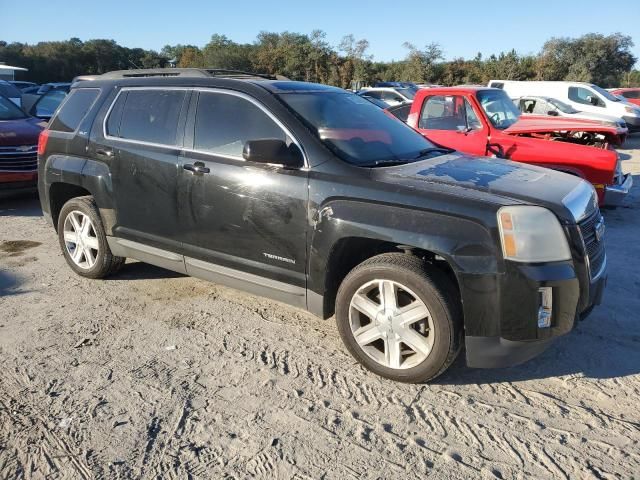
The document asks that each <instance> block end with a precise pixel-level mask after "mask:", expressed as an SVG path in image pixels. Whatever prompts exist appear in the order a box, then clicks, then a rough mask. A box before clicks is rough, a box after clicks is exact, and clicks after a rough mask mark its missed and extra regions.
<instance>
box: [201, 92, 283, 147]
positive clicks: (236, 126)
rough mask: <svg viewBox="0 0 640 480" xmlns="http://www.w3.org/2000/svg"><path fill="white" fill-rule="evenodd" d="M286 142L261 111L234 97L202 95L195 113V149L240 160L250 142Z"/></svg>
mask: <svg viewBox="0 0 640 480" xmlns="http://www.w3.org/2000/svg"><path fill="white" fill-rule="evenodd" d="M268 138H269V139H278V140H283V141H285V142H286V141H287V136H286V135H285V133H284V131H283V130H282V128H280V127H279V126H278V125H277V124H276V123H275V122H274V121H273V120H272V119H271V117H269V116H268V115H267V114H266V113H265V112H264V111H262V109H260V108H258V107H257V106H256V105H254V104H253V103H251V102H250V101H249V100H246V99H244V98H241V97H239V96H237V95H229V94H224V93H214V92H211V93H206V92H201V93H200V98H199V99H198V108H197V110H196V122H195V132H194V148H195V149H196V150H203V151H207V152H211V153H215V154H218V155H225V156H232V157H239V158H242V149H243V148H244V144H245V143H246V142H247V141H249V140H260V139H268Z"/></svg>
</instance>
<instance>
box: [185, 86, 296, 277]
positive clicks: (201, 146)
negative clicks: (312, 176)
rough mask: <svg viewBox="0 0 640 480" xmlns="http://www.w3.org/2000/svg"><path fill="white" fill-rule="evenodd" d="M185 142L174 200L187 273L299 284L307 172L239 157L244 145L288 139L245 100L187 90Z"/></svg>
mask: <svg viewBox="0 0 640 480" xmlns="http://www.w3.org/2000/svg"><path fill="white" fill-rule="evenodd" d="M185 138H186V142H188V143H189V144H190V147H191V148H189V149H188V150H186V151H185V153H184V156H183V158H182V159H181V165H182V172H181V175H180V181H179V189H178V190H179V192H178V194H179V196H178V203H179V206H180V219H181V224H182V229H181V230H182V241H183V243H184V255H185V263H186V264H187V271H189V270H190V269H191V270H193V271H192V272H191V273H192V274H194V275H197V276H203V272H202V271H200V272H196V271H195V270H196V269H205V270H206V269H207V268H211V269H212V271H216V272H218V273H219V269H216V268H215V265H218V266H223V267H225V268H229V269H233V270H237V271H238V272H245V273H249V274H253V275H257V276H260V277H265V278H267V279H271V280H273V281H274V282H283V283H285V284H289V285H295V286H297V287H301V288H304V287H306V268H305V265H306V234H307V224H308V219H307V203H308V187H307V185H308V178H307V171H306V170H305V169H304V168H299V169H285V168H283V167H282V166H278V165H271V164H258V163H249V162H246V161H245V160H244V159H243V157H242V152H243V147H244V145H245V143H246V142H247V141H250V140H259V139H281V140H284V141H286V142H287V143H291V142H293V141H294V140H293V138H292V137H291V135H290V134H289V133H288V132H287V131H286V130H285V129H284V128H283V127H282V126H281V124H279V122H278V121H277V120H275V118H274V117H273V116H272V115H271V114H270V113H268V111H267V109H266V108H265V107H264V106H262V105H261V104H260V103H258V102H257V101H256V100H254V99H253V98H251V97H249V96H247V95H244V94H241V93H238V92H234V91H229V90H221V89H216V90H206V91H200V92H194V97H193V98H192V100H191V108H190V114H189V121H188V122H187V132H186V134H185ZM208 264H213V265H208ZM223 273H224V274H225V275H229V276H233V275H238V276H239V277H242V275H240V274H239V273H237V272H233V271H231V270H224V271H223ZM244 278H245V279H246V280H247V281H250V282H255V281H256V279H255V278H252V277H248V279H247V277H246V276H244Z"/></svg>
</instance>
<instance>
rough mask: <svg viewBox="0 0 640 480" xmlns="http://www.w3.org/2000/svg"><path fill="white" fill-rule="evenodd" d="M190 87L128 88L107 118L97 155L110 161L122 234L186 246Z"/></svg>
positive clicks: (172, 246) (164, 246)
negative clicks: (183, 183)
mask: <svg viewBox="0 0 640 480" xmlns="http://www.w3.org/2000/svg"><path fill="white" fill-rule="evenodd" d="M189 96H190V92H189V91H188V90H186V89H164V88H130V89H123V90H121V91H120V93H119V95H118V96H117V98H116V99H115V101H114V102H113V104H112V105H111V108H110V109H109V112H108V114H107V117H106V120H105V123H104V138H103V139H102V140H101V141H100V142H98V143H97V144H95V146H94V148H95V151H94V153H93V155H94V156H95V158H96V159H98V160H100V161H103V162H106V163H109V164H110V171H111V177H112V178H111V180H112V185H113V187H112V188H113V199H114V203H115V207H116V208H115V215H116V225H115V227H114V234H115V235H116V236H118V237H121V238H125V239H130V240H133V241H136V242H140V243H144V244H147V245H152V246H155V247H158V248H161V249H166V250H170V251H174V252H177V251H179V250H180V244H179V240H178V239H177V237H178V235H177V230H178V228H179V221H178V207H177V190H176V188H177V182H178V174H179V173H181V171H182V170H181V168H180V165H179V161H178V153H179V151H180V148H181V146H182V141H183V136H184V121H185V118H186V111H187V106H188V100H189Z"/></svg>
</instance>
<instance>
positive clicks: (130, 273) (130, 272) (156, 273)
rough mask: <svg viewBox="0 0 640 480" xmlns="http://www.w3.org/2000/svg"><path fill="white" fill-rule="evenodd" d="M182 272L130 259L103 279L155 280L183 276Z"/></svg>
mask: <svg viewBox="0 0 640 480" xmlns="http://www.w3.org/2000/svg"><path fill="white" fill-rule="evenodd" d="M184 276H186V275H183V274H182V273H177V272H173V271H171V270H167V269H164V268H160V267H156V266H155V265H150V264H148V263H144V262H137V261H131V262H127V263H125V264H124V265H123V266H122V268H121V269H120V270H119V271H118V273H116V274H115V275H111V276H109V277H107V278H105V279H104V280H106V281H114V280H115V281H118V280H156V279H162V278H180V277H184Z"/></svg>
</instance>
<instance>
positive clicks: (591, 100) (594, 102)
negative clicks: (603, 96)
mask: <svg viewBox="0 0 640 480" xmlns="http://www.w3.org/2000/svg"><path fill="white" fill-rule="evenodd" d="M587 102H589V103H590V104H591V105H593V106H594V107H597V106H598V97H594V96H592V95H588V96H587Z"/></svg>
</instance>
